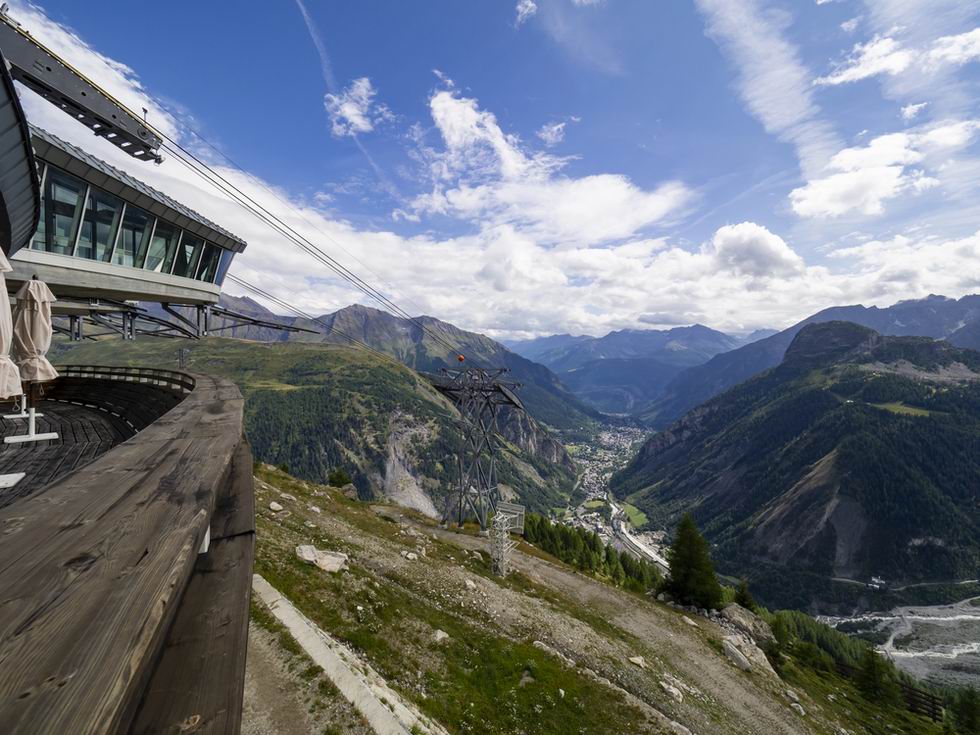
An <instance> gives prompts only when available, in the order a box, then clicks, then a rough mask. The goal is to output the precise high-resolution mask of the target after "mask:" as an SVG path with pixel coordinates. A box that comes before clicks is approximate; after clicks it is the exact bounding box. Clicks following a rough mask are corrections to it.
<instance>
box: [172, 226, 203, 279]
mask: <svg viewBox="0 0 980 735" xmlns="http://www.w3.org/2000/svg"><path fill="white" fill-rule="evenodd" d="M203 249H204V240H202V239H201V238H199V237H195V236H194V235H192V234H190V233H189V232H187V231H185V232H184V234H183V236H182V237H181V238H180V244H179V245H178V246H177V257H176V258H174V269H173V274H174V275H175V276H184V277H185V278H193V277H194V273H195V271H196V270H197V261H199V260H200V259H201V250H203Z"/></svg>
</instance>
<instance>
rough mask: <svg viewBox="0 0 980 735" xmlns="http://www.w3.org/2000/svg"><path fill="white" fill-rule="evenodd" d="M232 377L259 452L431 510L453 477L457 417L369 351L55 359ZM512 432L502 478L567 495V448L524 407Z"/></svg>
mask: <svg viewBox="0 0 980 735" xmlns="http://www.w3.org/2000/svg"><path fill="white" fill-rule="evenodd" d="M178 348H183V349H186V350H188V360H189V367H188V369H189V370H191V371H197V372H206V373H213V374H218V375H223V376H226V377H228V378H230V379H232V380H234V381H235V382H236V383H237V384H238V385H239V387H240V388H241V389H242V393H243V394H244V396H245V411H246V416H245V419H246V432H247V435H248V438H249V441H251V443H252V447H253V450H254V453H255V456H256V458H257V459H260V460H262V461H264V462H268V463H270V464H274V465H283V466H286V467H288V468H289V470H290V471H291V472H292V473H293V474H295V475H296V476H298V477H302V478H304V479H308V480H312V481H315V482H325V481H326V479H327V475H328V473H329V472H330V471H331V470H333V469H337V468H341V469H344V470H345V471H346V472H348V473H349V474H350V476H351V477H352V478H353V479H354V482H355V484H356V486H357V488H358V492H359V494H360V495H361V496H362V497H364V498H371V497H386V498H389V499H391V500H393V501H394V502H398V503H400V504H403V505H406V506H408V507H412V508H416V509H418V510H421V511H423V512H425V513H427V514H429V515H435V514H436V513H437V512H438V511H440V510H441V509H442V502H443V497H444V495H445V493H446V491H447V490H448V488H449V487H450V486H451V485H452V483H453V482H454V481H455V480H456V477H457V475H456V465H455V463H454V461H453V459H454V456H455V452H456V449H457V441H458V437H457V430H456V428H455V426H454V424H455V422H456V421H458V420H459V415H458V413H457V412H456V410H455V408H453V407H452V406H451V405H450V404H449V403H448V402H447V401H445V400H444V399H443V398H442V397H441V396H440V395H439V394H438V393H436V391H435V390H433V389H432V387H431V386H430V385H429V384H428V383H427V382H426V381H425V380H424V379H423V378H422V377H420V376H419V375H417V374H416V373H414V372H413V371H411V370H409V369H407V368H404V367H401V366H400V365H398V364H396V363H395V362H394V361H392V360H387V359H382V358H380V357H377V356H374V355H372V354H370V353H368V352H366V351H364V350H358V349H353V348H350V347H341V346H339V345H330V344H299V343H273V344H268V343H265V344H264V343H259V342H248V341H244V340H235V339H225V338H216V337H210V338H207V339H204V340H200V341H185V340H181V341H174V340H162V339H152V338H141V339H139V340H137V341H135V342H123V341H121V340H115V339H114V340H107V341H100V342H87V343H82V344H76V345H71V346H69V345H64V344H62V345H61V346H59V348H58V351H57V354H56V355H54V356H53V358H52V359H53V360H54V361H55V362H57V363H60V364H68V363H80V364H103V365H105V364H109V365H149V366H153V367H174V368H175V367H176V354H177V349H178ZM504 431H505V433H506V435H507V436H508V437H509V439H510V443H509V445H508V448H507V451H506V452H505V453H504V457H503V458H502V461H501V464H500V468H499V478H500V481H501V483H502V484H505V485H506V486H508V487H509V488H511V489H512V490H513V492H514V493H515V495H516V497H518V498H520V500H521V502H524V503H525V504H527V505H528V506H529V507H532V508H535V509H538V510H542V511H544V510H547V509H549V508H551V507H552V506H555V505H561V504H564V498H565V496H566V495H567V494H568V493H569V492H570V491H571V488H572V485H573V484H574V474H575V472H574V465H573V463H572V461H571V459H570V458H569V456H568V454H567V453H566V452H565V449H564V447H563V446H562V445H561V444H560V443H559V442H557V441H556V440H555V439H553V438H552V437H551V436H550V435H548V434H547V433H546V432H544V431H543V430H542V429H541V428H540V427H539V426H538V425H537V424H536V422H535V421H534V420H533V419H531V418H530V417H528V416H527V415H526V414H523V415H520V414H515V415H512V416H511V417H510V418H509V420H508V425H507V426H505V427H504Z"/></svg>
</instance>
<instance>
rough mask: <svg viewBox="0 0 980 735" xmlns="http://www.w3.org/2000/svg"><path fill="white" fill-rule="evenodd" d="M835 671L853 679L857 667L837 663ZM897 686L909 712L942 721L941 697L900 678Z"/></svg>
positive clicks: (856, 672) (934, 720)
mask: <svg viewBox="0 0 980 735" xmlns="http://www.w3.org/2000/svg"><path fill="white" fill-rule="evenodd" d="M837 671H838V672H839V673H840V674H841V675H842V676H844V677H846V678H848V679H853V678H854V677H855V676H857V674H858V669H856V668H855V667H853V666H849V665H847V664H844V663H838V664H837ZM898 687H899V689H900V690H901V692H902V699H903V700H905V708H906V709H907V710H908V711H909V712H915V713H916V714H919V715H923V716H924V717H928V718H929V719H930V720H932V721H933V722H942V720H943V699H942V697H940V696H939V695H937V694H933V693H932V692H928V691H926V690H925V689H920V688H919V687H915V686H912V685H911V684H909V683H908V682H905V681H902V680H899V681H898Z"/></svg>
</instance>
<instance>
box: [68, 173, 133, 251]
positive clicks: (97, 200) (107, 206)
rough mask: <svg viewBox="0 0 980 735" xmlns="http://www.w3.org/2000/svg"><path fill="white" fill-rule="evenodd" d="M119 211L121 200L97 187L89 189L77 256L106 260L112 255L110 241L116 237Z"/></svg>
mask: <svg viewBox="0 0 980 735" xmlns="http://www.w3.org/2000/svg"><path fill="white" fill-rule="evenodd" d="M121 212H122V202H121V201H119V200H118V199H116V198H115V197H114V196H111V195H110V194H106V193H105V192H103V191H99V190H98V189H90V190H89V195H88V202H86V205H85V217H84V218H83V219H82V231H81V232H79V233H78V248H77V249H76V250H75V255H77V256H78V257H79V258H89V259H90V260H102V261H108V260H109V257H110V256H111V255H112V243H113V242H114V241H115V239H116V228H118V227H119V214H120V213H121Z"/></svg>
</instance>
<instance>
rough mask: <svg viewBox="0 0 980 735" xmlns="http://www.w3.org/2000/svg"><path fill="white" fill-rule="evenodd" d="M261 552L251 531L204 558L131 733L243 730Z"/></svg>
mask: <svg viewBox="0 0 980 735" xmlns="http://www.w3.org/2000/svg"><path fill="white" fill-rule="evenodd" d="M254 554H255V534H254V533H252V532H249V533H244V534H241V535H238V536H231V537H228V538H223V539H218V540H215V541H212V542H211V549H210V551H209V552H208V553H207V554H202V555H201V557H200V558H199V561H198V563H197V565H196V566H195V568H194V574H193V575H192V576H191V581H190V584H189V585H188V588H187V591H186V592H185V593H184V597H183V600H182V601H181V604H180V611H179V612H178V614H177V617H176V619H175V620H174V623H173V626H172V627H171V630H170V633H169V634H168V636H167V640H166V642H165V643H164V646H163V651H162V655H161V658H160V662H159V663H158V664H157V666H156V668H155V670H154V673H153V677H152V678H151V679H150V683H149V685H148V686H147V689H146V693H145V695H144V699H143V701H142V703H141V705H140V708H139V710H138V711H137V714H136V718H135V721H134V724H133V726H132V728H131V730H130V732H132V733H135V734H137V735H143V734H149V733H161V732H175V733H176V732H194V733H213V734H215V735H217V734H219V733H221V734H224V735H237V733H238V731H239V729H240V727H241V716H242V700H243V696H244V684H245V655H246V651H247V647H248V603H249V595H250V591H251V586H252V584H251V583H252V561H253V558H254Z"/></svg>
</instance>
